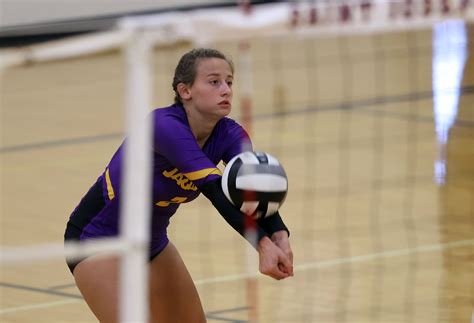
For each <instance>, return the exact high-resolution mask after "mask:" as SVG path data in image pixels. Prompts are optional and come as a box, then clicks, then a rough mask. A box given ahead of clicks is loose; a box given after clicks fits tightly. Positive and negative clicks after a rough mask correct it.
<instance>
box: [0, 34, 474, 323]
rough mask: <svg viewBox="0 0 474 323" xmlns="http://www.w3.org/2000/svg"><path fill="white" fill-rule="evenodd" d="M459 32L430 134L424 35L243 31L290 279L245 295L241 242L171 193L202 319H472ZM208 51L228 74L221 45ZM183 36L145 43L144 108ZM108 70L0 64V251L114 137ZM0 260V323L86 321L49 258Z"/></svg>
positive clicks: (98, 166)
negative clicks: (445, 112) (178, 204)
mask: <svg viewBox="0 0 474 323" xmlns="http://www.w3.org/2000/svg"><path fill="white" fill-rule="evenodd" d="M471 29H472V28H471ZM471 31H472V30H471ZM473 44H474V33H472V32H471V34H470V45H469V46H470V51H469V52H470V55H471V56H470V58H469V59H468V60H467V62H466V64H465V66H464V73H463V75H462V80H460V82H459V84H458V85H456V84H454V86H455V87H460V98H459V104H458V111H457V118H456V122H455V123H454V125H452V127H451V128H450V130H449V137H448V141H447V143H446V144H444V145H443V144H441V143H440V142H439V140H438V138H437V136H436V131H435V121H436V122H440V121H439V120H440V119H442V118H440V115H437V116H435V114H434V109H433V107H434V97H433V95H432V71H433V69H432V66H433V51H432V34H431V32H429V31H423V32H406V33H391V34H381V35H376V36H374V35H372V36H359V37H353V38H345V37H344V38H343V37H341V38H336V39H335V38H321V39H312V40H300V39H291V40H286V41H285V42H283V41H281V40H278V41H277V40H265V41H256V42H254V43H252V47H251V48H252V58H253V60H252V64H253V65H252V70H253V72H254V76H253V88H254V93H253V114H254V119H253V124H252V136H253V140H254V146H255V148H256V149H258V150H263V151H267V152H270V153H271V154H273V155H275V156H277V157H278V158H279V159H280V160H281V162H282V163H283V165H284V166H285V168H286V170H287V173H288V176H289V185H290V190H289V194H288V197H287V200H286V202H285V204H284V206H283V207H282V215H283V217H284V219H285V221H286V222H287V224H288V226H289V227H290V229H291V242H292V246H293V249H294V254H295V265H296V274H295V276H294V277H293V278H291V279H288V280H285V281H280V282H277V281H273V280H271V279H269V278H266V277H263V276H260V275H259V276H257V277H258V278H257V282H258V284H257V287H256V288H254V289H252V290H253V291H256V292H257V299H258V301H257V304H249V302H248V301H247V299H248V297H247V292H248V290H249V289H248V288H246V284H247V279H246V277H247V276H246V274H247V273H248V272H247V269H246V260H245V259H246V258H245V255H246V250H247V249H246V248H247V246H246V243H245V242H244V241H243V240H242V239H241V238H240V237H238V235H237V234H235V233H234V232H233V231H232V229H230V228H229V227H228V226H227V225H226V224H225V222H224V221H223V220H222V219H221V218H220V216H219V215H218V214H217V213H216V211H215V210H214V209H213V208H212V207H211V206H210V203H208V202H207V201H206V200H205V199H203V198H199V199H198V200H196V201H195V202H193V203H191V204H190V205H183V206H182V208H181V209H180V211H179V212H178V214H177V215H175V216H174V218H173V219H172V224H171V227H170V229H169V235H170V237H171V240H172V241H174V243H175V244H176V245H177V246H178V249H179V250H180V251H181V253H182V256H183V258H184V260H185V262H186V263H187V265H188V267H189V270H190V271H191V274H192V276H193V278H194V280H195V281H196V284H197V286H198V289H199V292H200V295H201V297H202V301H203V305H204V307H205V311H206V313H207V317H208V321H209V322H247V321H249V320H250V318H249V317H250V316H251V315H250V312H251V311H250V310H249V307H250V306H251V305H255V307H256V308H257V311H256V313H257V318H258V321H259V322H269V323H272V322H282V323H287V322H301V323H306V322H327V323H329V322H351V323H352V322H414V323H415V322H416V323H419V322H426V323H432V322H453V323H457V322H469V321H470V320H471V316H472V312H473V304H474V276H473V273H474V233H473V232H474V45H473ZM216 46H219V48H221V49H223V50H224V51H226V52H228V53H230V54H231V56H232V57H233V58H234V60H235V63H236V65H237V70H238V68H239V61H238V57H239V56H238V52H237V47H238V46H237V44H216ZM186 49H187V47H186V46H182V47H173V48H166V49H163V50H161V51H159V52H158V53H157V54H156V65H155V67H154V69H155V75H156V84H155V89H156V94H155V95H156V98H155V106H156V107H158V106H164V105H166V104H168V103H170V102H171V100H172V94H171V85H170V83H171V73H172V71H173V68H174V66H175V64H176V61H177V59H178V58H179V56H180V55H181V54H182V53H183V52H184V50H186ZM124 74H125V73H124V69H123V64H122V57H121V56H120V55H119V54H118V53H107V54H104V55H100V56H93V57H86V58H83V59H77V60H68V61H60V62H55V63H48V64H40V65H31V66H26V67H19V68H14V69H10V70H8V71H6V72H5V73H4V74H3V75H2V79H1V82H2V84H1V88H0V91H1V92H0V95H1V96H0V98H1V145H0V158H1V168H0V169H1V173H0V174H1V175H0V176H1V195H0V196H1V232H0V233H1V236H0V237H1V245H2V247H12V246H29V245H40V244H50V243H59V244H60V243H62V239H63V238H62V236H63V231H64V226H65V223H66V221H67V219H68V216H69V214H70V212H71V211H72V210H73V208H74V207H75V206H76V204H77V203H78V201H79V200H80V198H81V197H82V196H83V194H84V193H85V192H86V190H87V189H88V188H89V186H90V185H91V184H92V183H93V182H94V181H95V179H96V178H97V177H98V176H99V174H100V173H101V172H102V171H103V169H104V167H105V165H106V164H107V162H108V161H109V159H110V157H111V155H112V154H113V152H114V151H115V149H116V148H117V147H118V145H119V144H120V142H121V140H122V138H123V117H122V111H123V94H124V89H125V84H124ZM238 78H239V74H238V72H237V85H236V97H235V102H234V103H235V104H234V106H235V107H234V112H233V117H235V118H239V115H240V114H239V102H238V93H239V88H238V82H239V79H238ZM441 117H442V116H441ZM436 161H438V165H443V163H444V165H445V168H446V175H445V176H443V175H442V173H441V172H438V175H435V163H436ZM254 256H255V254H254ZM0 270H1V272H0V273H1V276H0V293H1V294H0V296H1V298H0V322H3V323H13V322H21V323H30V322H31V323H37V322H94V317H93V316H92V315H91V313H90V312H89V310H88V308H87V306H86V305H85V303H84V301H83V300H82V298H81V297H80V294H79V292H78V290H77V289H76V288H75V286H74V284H73V279H72V276H71V274H70V273H69V271H68V270H67V267H66V265H65V263H64V261H63V260H62V259H61V260H57V261H47V262H44V263H34V264H27V265H24V266H11V265H10V266H5V265H4V266H2V267H1V268H0ZM256 272H257V267H255V273H256Z"/></svg>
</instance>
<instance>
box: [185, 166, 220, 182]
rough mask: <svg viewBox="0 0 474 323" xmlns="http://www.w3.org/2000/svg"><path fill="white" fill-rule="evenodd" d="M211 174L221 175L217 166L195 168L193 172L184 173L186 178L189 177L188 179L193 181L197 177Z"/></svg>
mask: <svg viewBox="0 0 474 323" xmlns="http://www.w3.org/2000/svg"><path fill="white" fill-rule="evenodd" d="M212 174H216V175H221V176H222V173H221V171H220V170H219V168H204V169H201V170H197V171H195V172H191V173H185V174H184V175H185V176H186V177H187V178H189V179H190V180H192V181H195V180H197V179H201V178H204V177H206V176H209V175H212Z"/></svg>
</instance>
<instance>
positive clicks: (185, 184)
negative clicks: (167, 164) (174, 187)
mask: <svg viewBox="0 0 474 323" xmlns="http://www.w3.org/2000/svg"><path fill="white" fill-rule="evenodd" d="M163 176H164V177H167V178H171V179H172V180H174V181H175V182H176V184H178V186H179V187H181V188H182V189H183V190H185V191H190V190H191V191H197V186H196V185H194V184H193V182H191V181H190V180H189V179H188V178H187V177H186V176H184V175H183V173H180V172H179V171H178V169H177V168H175V169H173V170H171V171H166V170H165V171H163Z"/></svg>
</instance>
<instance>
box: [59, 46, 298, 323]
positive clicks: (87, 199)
mask: <svg viewBox="0 0 474 323" xmlns="http://www.w3.org/2000/svg"><path fill="white" fill-rule="evenodd" d="M233 72H234V68H233V64H232V62H231V61H230V60H229V59H228V58H226V57H225V56H224V55H223V54H222V53H221V52H219V51H217V50H214V49H204V48H200V49H194V50H191V51H190V52H188V53H186V54H185V55H183V56H182V57H181V59H180V61H179V63H178V65H177V67H176V70H175V75H174V79H173V89H174V91H175V94H176V96H175V104H173V105H171V106H169V107H165V108H160V109H155V110H153V111H152V112H151V114H150V117H151V118H152V119H153V124H154V133H153V136H154V141H153V192H152V196H153V214H152V223H151V228H150V230H151V243H150V254H149V255H150V262H149V291H150V292H149V298H150V317H151V318H150V320H151V321H153V322H204V321H205V320H206V318H205V315H204V311H203V308H202V305H201V301H200V299H199V295H198V293H197V290H196V287H195V285H194V283H193V281H192V279H191V276H190V274H189V272H188V270H187V269H186V266H185V265H184V263H183V261H182V259H181V257H180V255H179V253H178V251H177V249H176V248H175V247H174V245H173V244H172V243H171V242H170V241H169V239H168V236H167V234H166V229H167V226H168V224H169V219H170V217H171V216H172V215H173V214H174V213H175V212H176V210H177V209H178V207H179V205H180V203H186V202H190V201H192V200H193V199H195V198H196V197H197V196H198V195H199V193H200V192H202V193H203V194H204V195H205V196H206V197H207V198H208V199H209V200H210V201H211V202H212V204H213V205H214V206H215V207H216V209H217V210H218V211H219V213H220V214H221V215H222V216H223V217H224V219H225V220H226V221H227V222H228V223H229V224H230V225H231V226H232V227H233V228H234V229H235V230H236V231H237V232H238V233H240V234H241V235H242V236H244V231H245V225H244V222H245V217H246V216H245V215H244V214H242V213H241V212H240V211H239V210H238V209H237V208H235V207H234V206H233V205H232V204H231V203H230V202H229V201H228V200H227V199H226V197H225V195H224V194H223V192H222V188H221V185H220V180H221V174H220V172H219V170H218V169H217V168H216V165H217V164H218V163H219V161H221V160H222V161H224V162H228V161H229V160H230V159H231V158H232V157H233V156H235V155H236V154H238V153H240V152H241V151H242V143H243V141H247V142H250V140H249V138H248V135H247V133H246V132H245V131H244V129H243V128H242V127H241V126H240V125H239V124H238V123H236V122H235V121H233V120H232V119H230V118H227V115H228V114H229V113H230V111H231V107H232V82H233ZM126 144H127V141H126V140H125V141H124V143H123V144H122V145H121V146H120V147H119V148H118V150H117V151H116V153H115V154H114V156H113V157H112V159H111V160H110V162H109V164H108V165H107V167H106V168H105V171H104V173H103V174H102V175H101V176H100V177H99V178H98V180H97V182H96V183H95V184H94V185H93V186H92V187H91V189H90V190H89V191H88V192H87V194H86V195H85V196H84V197H83V198H82V200H81V201H80V203H79V205H78V206H77V207H76V209H75V210H74V211H73V213H72V214H71V216H70V218H69V221H68V223H67V227H66V232H65V239H66V240H81V241H82V240H86V239H90V238H100V237H106V236H114V235H117V234H118V231H119V228H118V224H119V204H120V203H119V200H120V198H121V191H122V188H121V187H120V176H121V172H122V169H123V147H124V145H126ZM250 147H251V146H250ZM247 220H248V219H247ZM256 230H257V233H258V239H257V245H255V246H254V247H255V248H256V249H257V251H258V253H259V270H260V271H261V272H262V273H263V274H265V275H268V276H270V277H272V278H275V279H284V278H287V277H290V276H292V275H293V259H292V258H293V256H292V251H291V247H290V244H289V240H288V235H289V231H288V229H287V228H286V226H285V224H284V223H283V221H282V219H281V217H280V215H279V214H275V215H273V216H270V217H267V218H265V219H260V220H257V223H256ZM68 266H69V268H70V270H71V272H72V273H73V276H74V278H75V281H76V284H77V286H78V288H79V290H80V291H81V293H82V295H83V296H84V299H85V300H86V302H87V304H88V305H89V307H90V308H91V310H92V312H93V313H94V314H95V315H96V316H97V318H98V319H99V320H100V321H101V322H115V321H117V319H118V317H117V315H118V307H117V306H118V305H117V303H118V281H119V280H118V270H119V260H118V258H116V257H115V258H114V257H109V258H105V257H98V256H91V257H87V258H85V259H82V260H81V261H79V262H68Z"/></svg>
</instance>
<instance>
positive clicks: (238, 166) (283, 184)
mask: <svg viewBox="0 0 474 323" xmlns="http://www.w3.org/2000/svg"><path fill="white" fill-rule="evenodd" d="M222 190H223V191H224V194H225V196H226V197H227V199H228V200H229V201H230V202H231V203H232V204H233V205H235V206H236V207H238V208H239V209H240V211H242V212H243V213H245V214H247V215H249V216H252V217H254V218H255V219H259V218H264V217H267V216H269V215H272V214H274V213H275V212H276V211H278V209H279V208H280V206H281V205H282V204H283V202H284V201H285V198H286V194H287V192H288V178H287V176H286V173H285V170H284V169H283V166H282V165H281V163H280V162H279V161H278V160H277V159H276V158H275V157H273V156H272V155H270V154H267V153H264V152H255V151H246V152H243V153H240V154H238V155H237V156H235V157H234V158H232V159H231V160H230V161H229V163H228V164H227V165H226V167H225V169H224V173H223V174H222Z"/></svg>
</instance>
